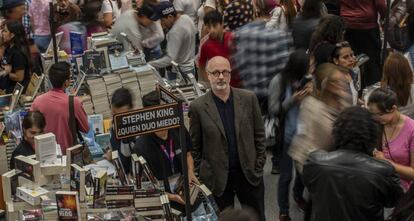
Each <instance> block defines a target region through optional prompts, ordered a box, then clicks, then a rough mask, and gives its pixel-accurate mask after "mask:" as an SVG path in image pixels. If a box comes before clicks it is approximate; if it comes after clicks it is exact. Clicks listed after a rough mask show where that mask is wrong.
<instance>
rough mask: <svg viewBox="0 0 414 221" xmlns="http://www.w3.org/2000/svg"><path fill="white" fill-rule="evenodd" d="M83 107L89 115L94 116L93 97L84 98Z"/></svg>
mask: <svg viewBox="0 0 414 221" xmlns="http://www.w3.org/2000/svg"><path fill="white" fill-rule="evenodd" d="M82 106H83V109H84V110H85V112H86V114H87V115H91V114H94V112H93V104H92V99H91V96H83V97H82Z"/></svg>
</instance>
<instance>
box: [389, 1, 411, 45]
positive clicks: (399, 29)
mask: <svg viewBox="0 0 414 221" xmlns="http://www.w3.org/2000/svg"><path fill="white" fill-rule="evenodd" d="M406 1H408V0H395V1H394V2H393V4H392V5H391V11H390V23H389V27H388V29H387V30H388V43H389V44H390V46H391V47H392V48H394V49H396V50H398V51H405V50H407V48H408V47H409V46H410V38H409V33H408V27H407V18H408V13H407V3H406Z"/></svg>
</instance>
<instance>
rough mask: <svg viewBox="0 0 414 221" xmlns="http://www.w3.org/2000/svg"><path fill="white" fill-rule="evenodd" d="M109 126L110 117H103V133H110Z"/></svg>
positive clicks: (110, 123) (110, 124)
mask: <svg viewBox="0 0 414 221" xmlns="http://www.w3.org/2000/svg"><path fill="white" fill-rule="evenodd" d="M111 126H112V119H111V118H110V119H105V120H104V133H110V132H111V131H110V130H111Z"/></svg>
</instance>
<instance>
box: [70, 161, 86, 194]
mask: <svg viewBox="0 0 414 221" xmlns="http://www.w3.org/2000/svg"><path fill="white" fill-rule="evenodd" d="M85 175H86V171H85V169H83V168H82V167H80V166H78V165H77V164H71V169H70V190H71V191H75V192H78V193H79V201H80V202H83V201H85Z"/></svg>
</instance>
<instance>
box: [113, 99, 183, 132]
mask: <svg viewBox="0 0 414 221" xmlns="http://www.w3.org/2000/svg"><path fill="white" fill-rule="evenodd" d="M114 125H115V135H116V138H117V139H123V138H127V137H132V136H139V135H142V134H148V133H153V132H156V131H160V130H167V129H170V128H176V127H179V126H180V115H179V110H178V103H171V104H164V105H159V106H153V107H148V108H142V109H138V110H133V111H129V112H125V113H120V114H117V115H114Z"/></svg>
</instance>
